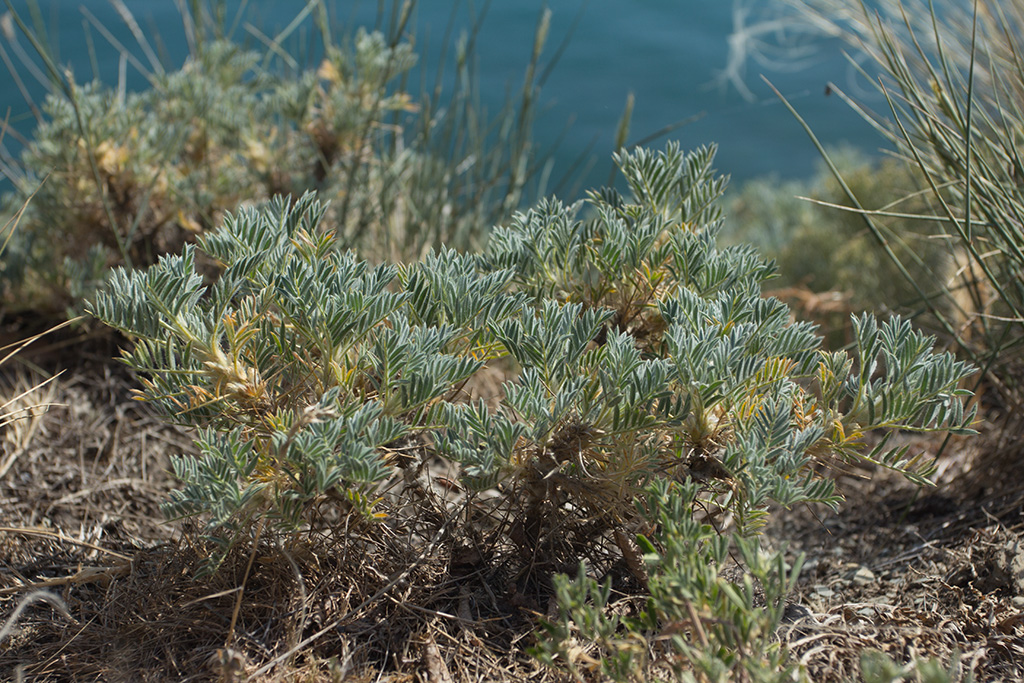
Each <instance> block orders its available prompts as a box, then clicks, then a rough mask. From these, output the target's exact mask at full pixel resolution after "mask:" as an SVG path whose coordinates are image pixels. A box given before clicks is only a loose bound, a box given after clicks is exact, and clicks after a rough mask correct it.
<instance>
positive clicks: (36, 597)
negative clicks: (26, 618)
mask: <svg viewBox="0 0 1024 683" xmlns="http://www.w3.org/2000/svg"><path fill="white" fill-rule="evenodd" d="M33 602H46V603H49V604H50V606H51V607H53V608H54V609H55V610H57V611H58V612H59V613H60V615H61V616H62V617H64V618H65V619H67V620H68V621H70V622H72V623H75V618H74V617H72V616H71V613H70V612H68V608H67V607H66V606H65V605H64V601H63V600H61V599H60V598H58V597H57V596H56V595H54V594H53V593H50V592H49V591H33V592H31V593H29V594H28V595H26V596H25V597H23V598H22V599H21V600H19V601H18V605H17V607H15V608H14V612H12V613H11V616H10V617H8V618H7V621H5V622H4V625H3V627H2V628H0V643H2V642H4V638H6V637H7V636H9V635H10V634H11V633H12V632H13V631H14V625H15V624H16V623H17V622H18V618H19V617H20V616H21V613H22V612H24V611H25V610H26V609H27V608H28V606H29V605H31V604H32V603H33Z"/></svg>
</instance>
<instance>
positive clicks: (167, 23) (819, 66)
mask: <svg viewBox="0 0 1024 683" xmlns="http://www.w3.org/2000/svg"><path fill="white" fill-rule="evenodd" d="M774 1H775V0H745V1H741V0H631V1H626V0H590V2H585V1H584V0H549V1H548V2H547V3H544V2H543V1H542V0H493V2H491V3H490V5H489V7H488V9H487V14H486V18H485V20H484V22H483V24H482V29H481V32H480V35H479V39H478V42H477V58H478V67H479V75H480V86H481V91H482V98H483V102H484V104H485V105H486V106H488V107H489V108H490V109H491V111H492V112H493V111H495V110H497V109H498V108H499V107H500V106H501V104H502V102H503V101H504V99H505V97H506V94H507V93H508V92H510V91H515V90H517V89H518V88H519V87H520V86H521V84H522V78H523V72H524V67H525V65H526V63H527V62H528V60H529V56H530V51H531V49H532V43H533V34H534V30H535V28H536V24H537V19H538V17H539V15H540V12H541V10H542V8H543V7H544V6H545V5H546V6H548V7H549V8H550V9H551V10H552V13H553V14H552V22H551V33H550V37H549V39H548V44H547V48H546V50H545V55H544V57H545V63H546V61H547V60H548V59H550V58H551V57H552V56H553V55H554V54H555V52H556V50H557V48H558V46H559V44H560V43H561V41H562V40H563V38H564V37H565V36H566V35H567V34H568V33H569V32H570V30H571V27H572V26H573V25H574V22H576V20H577V17H578V22H577V23H576V24H575V30H574V32H573V33H572V36H571V39H570V40H569V42H568V44H567V47H566V49H565V51H564V53H562V55H561V57H560V60H559V62H558V64H557V65H556V67H555V68H554V69H553V70H552V72H551V74H550V77H549V78H548V79H547V81H546V83H545V84H544V88H543V90H542V97H541V100H542V103H543V105H544V106H543V110H542V112H541V115H540V117H539V119H538V121H537V124H536V128H535V134H536V138H537V140H538V142H539V143H540V144H541V145H550V144H551V143H553V142H554V141H555V140H556V139H557V138H558V137H559V136H560V135H561V134H562V133H563V131H564V130H565V129H566V126H567V125H569V128H568V132H567V134H566V136H565V137H564V139H563V141H562V142H561V145H560V147H559V152H558V155H557V156H556V161H557V165H556V168H555V171H554V177H558V175H559V174H560V173H561V172H564V171H565V170H566V169H567V168H568V167H569V166H570V165H571V162H572V160H573V159H575V158H577V157H578V156H579V155H580V154H582V153H583V152H584V151H585V150H587V149H588V148H590V149H592V153H593V155H594V157H595V158H596V160H597V163H596V166H595V167H594V168H593V169H592V171H591V173H590V176H589V177H588V178H587V181H588V184H600V183H602V182H604V180H605V179H606V178H607V175H608V169H609V162H608V155H609V153H610V151H611V148H612V143H613V139H614V133H615V128H616V124H617V122H618V120H619V117H620V115H621V113H622V109H623V105H624V103H625V101H626V97H627V94H628V93H630V92H632V93H633V94H634V95H635V98H636V104H635V108H634V114H633V121H632V130H631V134H630V141H636V140H638V139H640V138H642V137H644V136H646V135H649V134H651V133H653V132H655V131H657V130H659V129H661V128H662V127H664V126H667V125H670V124H672V123H673V122H676V121H679V120H683V119H687V118H690V117H694V116H697V115H700V114H703V117H702V118H700V119H699V120H697V121H695V122H693V123H690V124H688V125H686V126H684V127H682V128H679V129H677V130H675V131H674V132H673V133H672V134H671V135H670V136H669V137H671V138H675V139H678V140H680V142H681V143H682V144H683V146H684V147H687V148H690V147H695V146H697V145H700V144H704V143H708V142H716V143H718V145H719V148H720V149H719V155H718V163H717V166H718V168H719V170H720V171H722V172H725V173H730V174H731V175H732V176H733V178H734V181H742V180H745V179H748V178H751V177H755V176H761V175H768V174H774V175H777V176H779V177H782V178H792V177H805V176H808V175H810V174H811V173H812V172H813V170H814V168H815V164H816V163H817V161H818V158H819V157H818V154H817V152H816V151H815V150H814V148H813V147H812V145H811V143H810V141H809V140H808V138H807V137H806V135H805V134H804V132H803V131H802V129H801V128H800V127H799V125H798V124H797V122H796V120H795V119H794V118H793V117H792V116H791V115H790V114H789V113H788V112H787V111H786V110H785V108H784V107H783V106H782V105H781V104H780V103H779V101H778V100H777V98H775V96H774V95H773V94H772V93H771V91H770V90H769V88H768V86H767V85H765V84H764V82H763V81H762V80H761V78H760V74H762V73H764V74H765V75H766V76H768V77H769V78H770V79H771V81H772V82H773V83H774V84H775V85H776V86H777V87H778V88H779V89H780V90H781V91H782V92H783V93H784V94H785V95H787V97H788V98H789V99H790V100H791V102H792V103H793V104H794V105H795V106H796V107H797V108H798V109H799V111H800V112H801V114H802V115H803V116H804V117H805V118H806V119H807V120H808V121H809V123H811V125H812V126H813V128H814V129H815V131H816V133H817V134H818V135H819V137H820V138H821V139H822V140H824V141H826V142H828V143H831V144H838V143H841V142H848V143H850V144H852V145H853V146H856V147H859V148H861V149H863V150H865V151H867V152H869V153H870V152H872V151H874V150H875V149H876V148H877V146H878V145H879V139H878V137H877V136H876V135H875V134H874V133H873V132H872V131H871V130H870V129H869V128H868V127H867V125H866V124H864V123H863V122H862V121H861V120H860V119H859V118H858V117H857V116H856V115H855V114H854V113H852V112H851V111H850V110H849V108H848V107H847V106H846V105H845V104H844V103H843V102H842V101H841V100H840V99H839V98H838V97H836V96H834V95H833V96H826V94H825V85H826V83H828V82H829V81H834V82H837V83H839V84H840V85H841V86H842V87H844V88H854V89H856V88H857V86H858V84H857V83H856V82H854V81H853V80H852V75H851V74H852V70H851V69H850V67H849V65H848V63H847V61H846V60H845V59H844V58H843V56H842V54H841V50H842V46H841V45H839V44H838V43H837V42H836V41H829V40H826V39H824V38H805V39H803V40H802V41H801V42H800V43H799V46H798V47H799V49H806V50H809V52H807V53H806V54H804V53H801V52H799V51H798V50H794V51H792V52H787V53H786V54H784V55H779V54H774V53H766V54H765V55H764V56H767V57H772V58H775V59H776V63H774V64H773V63H769V62H766V61H765V60H764V59H762V60H757V59H753V58H748V59H745V60H741V63H742V64H743V65H744V66H745V69H744V70H743V71H733V72H731V73H732V75H733V76H735V79H734V80H733V81H729V80H728V79H727V78H725V77H724V76H723V72H725V71H727V66H728V64H729V55H730V51H729V36H730V35H735V34H736V32H737V29H742V28H743V27H747V28H749V27H751V26H756V25H757V24H758V22H760V21H766V20H770V19H771V18H772V16H771V14H770V6H771V4H772V2H774ZM327 2H328V6H329V7H331V8H332V11H333V12H334V14H335V16H337V17H338V18H339V19H342V20H344V21H345V23H355V24H363V25H366V26H368V27H372V26H373V24H374V22H375V19H376V17H377V12H378V7H377V5H378V3H377V2H370V1H364V2H361V3H356V2H334V3H331V2H330V0H327ZM125 3H126V5H127V6H128V8H129V9H130V10H131V11H132V12H133V13H134V15H135V17H136V18H137V19H138V21H139V24H140V25H141V27H142V29H143V30H144V31H145V32H146V33H147V34H149V35H151V36H155V35H156V34H159V39H158V40H157V41H156V42H158V43H160V45H161V46H162V47H161V51H162V52H163V53H164V54H165V55H166V57H167V58H168V59H169V61H170V62H171V64H172V65H174V66H177V65H180V63H181V61H182V60H183V59H184V57H185V55H186V48H185V44H184V39H183V32H182V29H181V18H180V15H179V13H178V11H177V9H176V8H175V3H174V2H172V0H125ZM385 4H386V5H388V6H390V4H391V3H390V1H388V2H386V3H385ZM303 5H304V3H301V2H297V1H294V0H289V1H278V2H271V1H269V0H250V1H249V2H248V3H246V6H245V14H244V18H243V21H242V22H241V24H240V26H239V28H238V29H237V31H236V33H235V36H236V38H239V39H241V40H248V41H250V42H252V43H254V44H255V42H256V41H255V39H254V38H253V37H252V32H251V31H246V29H245V24H246V23H249V24H252V25H253V26H258V27H259V28H260V29H261V30H262V31H264V32H265V33H267V34H271V35H273V34H274V33H275V31H277V30H280V29H282V28H283V27H285V26H286V25H287V24H288V23H289V22H290V21H291V19H292V18H294V17H295V15H296V14H297V13H298V12H299V11H300V10H301V9H302V7H303ZM13 6H14V7H15V8H16V10H18V11H19V12H20V13H22V14H23V15H24V16H26V17H27V16H29V15H28V13H27V12H26V7H27V3H26V0H13ZM40 6H41V8H42V10H43V16H42V19H43V23H44V25H45V26H46V27H47V28H48V30H49V32H50V37H51V39H52V42H54V43H55V44H56V45H58V46H59V50H60V61H61V63H62V64H64V65H70V66H71V67H72V69H73V71H74V73H75V75H76V79H77V80H78V81H84V80H88V79H91V78H92V75H93V67H92V65H91V61H90V58H89V56H88V55H89V51H88V49H87V44H88V43H87V38H86V33H87V29H86V28H85V26H86V24H88V21H87V19H86V17H85V13H84V12H83V10H82V8H83V7H84V8H85V9H87V10H88V11H89V12H90V13H91V14H93V15H94V16H95V17H96V19H97V20H98V21H99V22H100V23H102V24H104V25H106V26H108V27H110V28H112V30H113V32H114V33H115V34H116V36H117V38H118V39H119V40H121V41H123V42H124V43H125V44H126V45H128V46H129V47H131V48H134V49H133V52H134V53H135V54H141V51H140V50H138V49H137V46H136V44H135V43H134V41H133V39H132V38H131V35H130V33H129V32H128V31H127V30H126V29H125V28H124V24H123V22H122V21H121V20H120V19H119V18H118V16H117V14H116V12H115V11H114V9H113V8H112V6H111V4H110V3H109V2H107V0H40ZM238 6H239V0H233V1H232V2H229V3H228V7H229V10H231V9H234V8H236V7H238ZM483 7H484V3H481V2H476V3H475V10H476V12H477V13H479V12H480V10H481V9H483ZM2 8H3V6H2V5H0V9H2ZM451 9H452V3H451V2H449V1H441V0H420V2H419V3H418V5H417V9H416V16H415V23H416V25H417V50H418V51H423V50H424V49H425V50H426V51H427V55H426V59H425V61H424V63H425V64H426V65H427V66H428V68H433V67H432V66H431V65H432V64H436V55H437V52H438V50H439V47H440V45H439V44H440V43H441V40H442V37H443V35H444V31H445V27H446V25H447V24H448V21H449V16H450V14H451ZM468 17H469V10H468V9H467V3H465V2H463V3H462V4H461V6H460V10H459V12H458V14H457V19H456V25H457V26H459V27H463V28H464V27H466V26H468V24H469V18H468ZM738 19H743V21H738ZM456 30H458V29H456ZM88 32H89V33H91V41H92V43H93V45H94V46H95V51H96V54H97V57H98V63H99V67H100V71H101V72H102V74H103V77H104V79H105V80H107V81H108V82H111V83H115V82H116V80H117V73H118V55H117V51H116V50H115V49H113V48H112V47H110V45H109V43H108V42H107V41H106V40H105V39H104V38H103V37H102V36H100V35H99V34H98V32H97V31H96V30H95V29H94V28H90V29H88ZM763 36H764V38H765V40H767V41H769V42H773V41H776V40H777V39H778V35H777V34H774V33H765V34H763ZM21 43H22V45H23V46H25V47H26V48H28V46H27V43H26V42H25V40H24V39H23V38H22V39H21ZM747 45H748V47H749V48H751V50H750V51H751V52H753V51H754V50H755V49H756V48H757V45H758V44H757V43H756V42H754V43H749V42H748V43H747ZM449 54H450V53H449ZM449 59H450V57H449ZM796 62H799V63H800V64H802V68H792V67H794V66H796V64H795V63H796ZM128 75H129V85H131V86H134V87H141V86H142V85H143V82H142V80H141V79H140V78H139V77H138V75H137V74H133V70H132V69H131V67H129V68H128ZM744 89H746V90H747V92H743V90H744ZM35 92H36V93H38V92H39V90H36V91H35ZM8 109H9V111H10V115H11V119H12V121H13V123H14V126H15V128H16V129H17V130H19V131H20V132H22V133H25V134H28V133H30V132H31V130H32V125H33V123H32V120H31V118H30V116H29V115H28V107H27V105H26V104H25V102H24V99H23V98H22V96H21V94H20V93H19V92H18V90H17V89H16V88H15V85H14V82H13V79H12V78H11V77H10V75H9V73H8V72H7V70H6V69H4V68H0V116H2V115H3V114H4V113H5V112H7V111H8ZM664 139H665V138H662V139H660V140H658V141H657V142H655V143H652V144H653V145H661V144H663V141H664ZM8 146H9V147H10V145H8Z"/></svg>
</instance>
